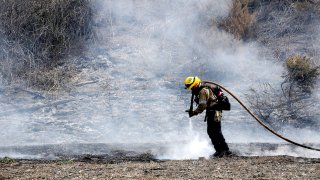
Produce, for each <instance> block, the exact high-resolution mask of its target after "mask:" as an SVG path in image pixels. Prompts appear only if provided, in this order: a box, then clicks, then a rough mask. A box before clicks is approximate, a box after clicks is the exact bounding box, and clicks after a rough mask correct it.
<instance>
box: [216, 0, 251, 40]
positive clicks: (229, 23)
mask: <svg viewBox="0 0 320 180" xmlns="http://www.w3.org/2000/svg"><path fill="white" fill-rule="evenodd" d="M248 5H249V1H248V0H234V1H233V4H232V6H231V10H230V12H229V15H228V16H227V17H226V18H225V19H223V20H222V21H221V22H220V23H219V27H220V28H222V29H224V30H225V31H227V32H229V33H231V34H233V35H234V36H235V38H236V39H239V40H240V39H246V38H247V37H248V35H249V29H250V28H251V26H252V24H253V23H254V20H255V14H251V13H250V12H249V9H248Z"/></svg>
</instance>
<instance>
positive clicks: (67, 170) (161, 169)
mask: <svg viewBox="0 0 320 180" xmlns="http://www.w3.org/2000/svg"><path fill="white" fill-rule="evenodd" d="M319 178H320V159H318V158H316V159H311V158H297V157H290V156H268V157H239V156H231V157H223V158H214V159H204V158H199V159H198V160H161V161H160V160H156V159H153V158H152V156H150V155H148V154H142V155H139V156H136V157H131V158H123V157H117V158H110V157H103V156H99V157H94V156H84V157H78V158H73V159H64V160H50V161H48V160H11V161H9V162H2V163H0V179H319Z"/></svg>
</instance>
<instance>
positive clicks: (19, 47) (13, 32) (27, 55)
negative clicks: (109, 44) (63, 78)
mask: <svg viewBox="0 0 320 180" xmlns="http://www.w3.org/2000/svg"><path fill="white" fill-rule="evenodd" d="M92 18H93V10H92V8H91V5H90V1H89V0H60V1H56V0H29V1H19V0H3V1H2V2H1V6H0V59H1V64H0V65H1V69H0V72H1V74H2V76H3V78H5V79H6V81H7V82H8V83H9V84H10V83H13V82H15V81H16V80H19V79H20V80H21V79H24V80H25V79H27V80H29V81H30V82H28V84H30V85H35V86H37V85H38V84H42V85H45V84H46V85H48V86H51V87H44V86H42V85H41V86H40V88H42V89H43V88H45V89H51V88H53V87H54V86H55V84H56V83H45V84H44V83H42V82H41V81H48V82H50V81H52V77H51V76H50V75H48V72H51V71H53V70H54V69H59V68H57V67H58V66H61V65H63V64H64V63H65V61H66V59H65V57H66V56H69V55H72V54H79V53H80V52H82V51H83V50H84V48H85V46H84V45H85V43H84V42H85V40H87V39H91V38H92V36H93V29H92ZM60 73H62V72H60ZM53 74H57V73H53ZM58 74H59V73H58ZM46 78H50V79H47V80H46ZM58 80H59V78H58V79H57V81H58ZM36 81H40V82H36ZM52 85H53V86H52Z"/></svg>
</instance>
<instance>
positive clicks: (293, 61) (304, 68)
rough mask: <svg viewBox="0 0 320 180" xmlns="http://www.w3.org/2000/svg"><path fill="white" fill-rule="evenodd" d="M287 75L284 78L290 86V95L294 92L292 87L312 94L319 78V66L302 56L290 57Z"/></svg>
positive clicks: (286, 65) (287, 64)
mask: <svg viewBox="0 0 320 180" xmlns="http://www.w3.org/2000/svg"><path fill="white" fill-rule="evenodd" d="M285 68H286V70H287V72H286V74H285V75H284V76H283V77H284V78H285V81H284V83H283V84H288V86H289V88H288V90H287V92H288V94H289V95H290V94H291V93H292V91H293V89H292V86H295V85H296V87H297V88H299V89H300V90H301V91H302V92H304V93H311V90H312V88H313V87H314V85H315V84H316V80H317V78H318V77H319V66H316V65H315V64H314V63H313V62H312V61H311V59H310V58H308V57H306V56H301V55H293V56H290V57H289V58H288V59H287V60H286V61H285Z"/></svg>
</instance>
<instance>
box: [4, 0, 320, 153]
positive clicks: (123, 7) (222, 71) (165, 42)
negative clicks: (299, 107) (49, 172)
mask: <svg viewBox="0 0 320 180" xmlns="http://www.w3.org/2000/svg"><path fill="white" fill-rule="evenodd" d="M98 6H99V7H100V8H101V9H99V15H98V16H97V17H96V23H97V25H98V28H97V34H98V35H99V37H100V42H99V43H100V44H99V45H98V46H97V45H96V44H93V45H89V48H90V50H89V52H88V53H87V55H86V57H82V58H78V59H74V61H73V62H74V65H75V66H76V67H77V69H80V70H81V71H80V73H79V75H78V76H77V77H75V78H74V79H73V82H72V83H71V84H70V89H69V90H68V91H66V92H62V93H60V94H59V95H57V96H54V97H52V96H49V95H46V94H44V93H41V92H39V94H38V93H35V91H33V90H25V89H23V88H22V89H20V87H18V86H17V87H10V88H8V87H1V89H0V107H1V109H2V112H1V113H0V121H1V122H0V128H1V129H2V130H1V131H0V146H29V145H45V144H60V145H61V144H62V145H63V144H86V143H125V144H136V143H151V144H150V146H149V147H147V148H145V151H148V150H150V149H151V150H152V151H154V152H153V153H155V155H156V156H157V157H158V158H170V159H185V158H198V157H201V156H203V157H208V156H209V155H210V154H212V153H214V150H213V147H212V146H211V144H210V142H209V138H208V136H207V134H206V123H205V122H203V119H204V114H202V115H199V116H197V117H193V118H192V119H189V118H188V116H187V113H185V112H184V111H185V110H186V109H188V108H189V103H190V92H188V91H186V90H184V88H183V86H184V85H183V81H184V79H185V77H186V76H189V75H197V76H199V77H200V78H201V79H203V80H211V81H214V82H218V83H220V84H222V85H224V86H226V87H227V88H229V89H230V90H231V91H232V92H234V93H236V94H237V95H238V96H239V97H240V98H241V100H244V101H246V98H245V94H246V93H248V89H249V88H252V87H258V85H259V83H270V84H274V85H277V84H279V83H280V82H281V80H282V78H281V75H282V73H283V69H282V65H281V64H280V63H279V62H278V61H276V60H275V59H273V57H272V56H268V55H262V53H261V52H265V51H267V49H266V47H262V46H260V45H259V44H258V43H255V42H250V43H246V42H242V41H239V40H236V39H234V37H233V36H232V35H230V34H227V33H226V32H224V31H222V30H220V29H218V28H216V26H215V23H216V21H218V20H219V19H220V18H223V17H225V16H226V15H227V14H228V10H229V8H230V6H231V4H230V1H225V0H215V1H205V0H202V1H195V0H188V1H182V0H181V1H169V0H161V1H147V0H145V1H135V0H121V1H116V0H114V1H112V0H110V1H106V2H100V4H99V5H98ZM316 94H317V96H319V93H316ZM229 97H230V96H229ZM318 98H319V97H318ZM231 103H232V111H230V112H225V113H224V116H223V122H222V129H223V134H224V135H225V138H226V141H227V142H228V143H242V144H243V143H257V142H259V143H261V142H263V143H264V142H268V143H284V142H283V141H282V140H279V139H277V138H276V137H275V136H274V135H272V134H270V133H268V132H266V130H264V129H263V128H262V127H261V126H259V125H258V123H256V122H255V120H254V119H252V118H251V117H250V116H249V115H248V114H247V113H246V112H244V110H243V109H241V108H240V106H239V105H238V104H237V103H236V102H235V101H234V100H232V99H231ZM282 133H283V134H285V135H286V136H287V137H288V138H289V139H293V140H296V141H298V142H301V143H319V138H320V135H319V133H318V132H315V131H313V130H309V129H303V130H299V131H297V130H296V129H286V130H284V131H283V132H282ZM157 145H159V146H161V147H162V148H161V151H158V150H157V148H155V147H154V146H157ZM231 147H232V148H231V150H232V151H237V152H239V153H240V154H241V153H242V154H249V155H279V154H281V155H283V154H286V155H294V156H307V157H320V154H319V153H317V152H312V151H309V150H304V149H295V150H294V151H293V150H292V149H291V150H292V151H290V148H289V149H286V148H284V149H283V148H282V149H281V148H280V149H279V150H278V151H277V150H272V151H270V152H269V151H263V149H262V151H255V152H250V149H249V150H248V149H243V152H242V150H241V149H238V147H237V146H234V145H233V146H231ZM154 148H155V149H156V150H154ZM11 153H12V154H11V156H14V155H16V154H15V152H11ZM0 155H2V154H0ZM3 155H6V154H3Z"/></svg>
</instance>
